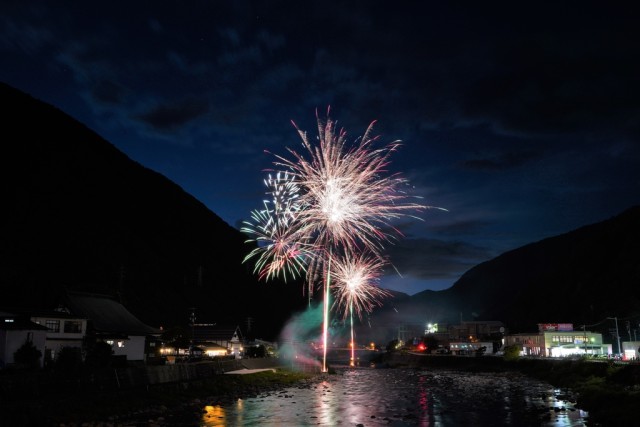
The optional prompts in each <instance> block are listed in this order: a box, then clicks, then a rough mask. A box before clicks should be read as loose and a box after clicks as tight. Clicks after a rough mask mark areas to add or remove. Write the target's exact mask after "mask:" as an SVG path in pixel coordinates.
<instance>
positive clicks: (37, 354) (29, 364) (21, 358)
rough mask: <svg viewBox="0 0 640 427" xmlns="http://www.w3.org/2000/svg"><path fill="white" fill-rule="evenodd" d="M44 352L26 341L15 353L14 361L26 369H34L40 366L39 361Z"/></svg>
mask: <svg viewBox="0 0 640 427" xmlns="http://www.w3.org/2000/svg"><path fill="white" fill-rule="evenodd" d="M41 357H42V352H41V351H40V350H38V349H37V348H36V346H35V345H33V342H31V341H29V340H26V341H25V342H24V344H22V346H21V347H20V348H19V349H17V350H16V351H15V353H13V360H14V361H15V362H16V363H17V364H18V365H22V366H24V367H25V368H29V369H34V368H38V367H39V366H40V363H39V360H40V358H41Z"/></svg>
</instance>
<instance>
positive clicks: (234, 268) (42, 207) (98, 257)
mask: <svg viewBox="0 0 640 427" xmlns="http://www.w3.org/2000/svg"><path fill="white" fill-rule="evenodd" d="M0 94H1V99H2V101H1V102H2V104H3V105H2V107H3V111H4V112H5V113H4V120H3V122H4V123H5V129H4V132H5V135H6V136H7V138H6V139H5V143H4V144H3V153H2V156H0V159H1V160H0V181H1V182H2V193H1V194H0V197H1V198H2V205H3V206H4V207H3V211H4V212H3V218H4V220H3V221H2V222H1V223H0V230H1V236H2V237H1V238H0V239H1V240H0V286H1V287H2V294H3V295H2V299H1V302H0V305H2V306H4V307H7V306H13V307H17V308H39V309H40V308H49V309H51V308H53V307H55V305H56V303H57V301H58V300H59V298H60V296H61V295H62V293H64V291H65V290H75V291H83V292H95V293H102V294H109V295H113V296H117V297H118V298H119V300H120V301H121V302H122V303H123V304H124V305H125V306H126V307H127V308H128V309H129V310H131V311H132V312H133V313H134V314H136V315H137V316H138V317H140V319H141V320H143V321H144V322H146V323H147V324H149V325H152V326H155V327H159V326H163V327H172V326H177V325H185V324H187V323H188V322H189V317H190V314H191V312H192V311H193V310H195V314H196V321H197V322H211V323H215V322H224V323H229V322H233V323H237V324H239V325H241V326H242V327H243V330H244V331H247V329H249V333H251V334H252V335H254V334H255V335H257V336H259V337H262V338H264V339H267V338H273V337H274V336H275V334H277V332H278V331H279V329H280V328H281V326H282V324H283V322H285V321H286V320H287V319H286V318H287V316H288V313H289V312H291V311H292V310H295V309H297V308H300V307H302V306H303V305H304V303H305V300H304V298H303V296H302V292H301V288H302V285H300V286H297V285H295V284H291V283H288V284H284V283H282V282H278V281H273V282H269V283H262V282H260V283H259V282H258V281H257V279H256V277H255V276H254V275H253V274H252V272H251V266H249V265H246V264H243V263H242V260H243V258H244V256H245V255H246V253H248V251H249V250H250V249H251V248H250V247H248V245H247V244H246V243H245V240H246V238H245V236H243V235H242V234H241V233H240V232H239V231H238V230H236V229H234V228H232V227H231V226H229V225H228V224H227V223H225V222H224V221H223V220H222V219H221V218H220V217H218V216H217V215H216V214H215V213H213V212H211V211H210V210H209V209H208V208H206V206H204V205H203V204H202V203H201V202H199V201H198V200H196V199H195V198H194V197H192V196H191V195H189V194H187V193H186V192H185V191H183V190H182V188H180V187H179V186H178V185H176V184H175V183H173V182H171V181H170V180H168V179H167V178H166V177H164V176H162V175H161V174H159V173H156V172H154V171H152V170H150V169H147V168H145V167H144V166H142V165H140V164H139V163H137V162H135V161H133V160H131V159H130V158H129V157H127V156H126V155H125V154H124V153H122V152H121V151H119V150H118V149H116V148H115V147H114V146H113V145H112V144H111V143H109V142H107V141H106V140H104V139H103V138H101V137H100V136H99V135H97V134H96V133H95V132H93V131H92V130H90V129H89V128H87V127H86V126H84V125H83V124H81V123H79V122H78V121H76V120H75V119H73V118H71V117H70V116H68V115H67V114H65V113H64V112H62V111H60V110H59V109H57V108H55V107H53V106H51V105H48V104H46V103H43V102H41V101H39V100H37V99H34V98H33V97H31V96H30V95H28V94H25V93H23V92H21V91H18V90H16V89H14V88H11V87H10V86H8V85H5V84H1V85H0ZM280 306H282V307H286V309H285V310H279V309H277V308H278V307H280Z"/></svg>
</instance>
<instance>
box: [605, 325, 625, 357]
mask: <svg viewBox="0 0 640 427" xmlns="http://www.w3.org/2000/svg"><path fill="white" fill-rule="evenodd" d="M607 319H612V320H615V321H616V338H617V339H618V354H619V355H620V356H622V347H621V346H620V332H619V331H618V318H617V317H607Z"/></svg>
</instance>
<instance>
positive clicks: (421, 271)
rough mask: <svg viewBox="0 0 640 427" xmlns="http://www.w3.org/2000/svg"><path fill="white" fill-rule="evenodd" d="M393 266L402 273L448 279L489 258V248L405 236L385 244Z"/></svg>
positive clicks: (465, 243) (404, 274) (422, 277)
mask: <svg viewBox="0 0 640 427" xmlns="http://www.w3.org/2000/svg"><path fill="white" fill-rule="evenodd" d="M387 254H388V256H389V260H390V262H391V263H392V264H393V267H394V268H395V269H396V270H397V271H398V272H399V273H400V275H402V276H411V277H412V278H416V279H423V280H430V279H451V278H456V277H459V276H460V275H461V274H462V273H464V272H465V271H466V270H468V269H469V268H471V267H473V266H474V265H476V264H478V263H480V262H483V261H486V260H488V259H490V258H491V257H492V256H494V254H493V253H492V251H491V250H490V249H489V248H484V247H480V246H476V245H473V244H470V243H467V242H462V241H444V240H436V239H427V238H420V239H405V240H402V241H400V242H398V243H396V244H394V245H390V246H389V247H387Z"/></svg>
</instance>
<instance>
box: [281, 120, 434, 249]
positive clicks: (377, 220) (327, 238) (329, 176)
mask: <svg viewBox="0 0 640 427" xmlns="http://www.w3.org/2000/svg"><path fill="white" fill-rule="evenodd" d="M316 117H317V120H318V145H317V146H314V145H313V144H312V143H311V142H310V140H309V138H308V136H307V134H306V133H305V132H303V131H301V130H300V129H299V128H298V127H297V125H296V124H295V123H293V125H294V126H295V128H296V130H297V131H298V133H299V135H300V137H301V139H302V145H303V147H304V148H305V150H306V153H305V154H306V156H305V155H302V154H299V153H298V152H296V151H295V150H292V149H288V151H289V153H290V154H291V155H292V157H293V159H291V160H289V159H285V158H284V157H281V156H276V157H277V159H278V161H276V162H275V164H276V165H279V166H281V167H284V168H286V169H288V170H289V171H290V172H291V174H292V175H293V176H294V177H295V181H296V182H297V184H298V185H299V186H300V189H301V194H300V199H299V202H300V206H301V207H302V209H301V210H300V215H299V218H298V220H299V221H300V222H301V223H303V224H304V227H303V228H302V229H301V230H300V231H301V232H303V233H305V234H307V235H311V236H314V237H313V238H312V239H313V240H314V241H315V244H316V245H318V246H320V247H322V248H327V247H329V246H333V247H340V246H342V247H349V248H367V249H368V250H371V251H372V252H374V253H380V251H381V249H382V245H383V243H384V242H385V241H389V240H390V239H391V238H392V237H393V235H392V234H390V233H388V232H387V230H394V231H397V230H396V229H395V228H394V227H393V226H392V225H391V221H392V220H393V219H396V218H399V217H401V216H404V215H408V214H410V212H416V211H420V210H422V209H424V208H425V206H423V205H420V204H417V203H411V202H408V201H407V199H408V197H407V195H406V193H404V192H403V191H401V187H402V186H404V184H406V182H407V181H406V180H405V179H403V178H401V177H400V176H399V175H398V174H392V175H390V176H383V175H384V174H385V173H386V172H387V170H386V169H387V166H388V164H389V157H390V155H391V153H392V152H394V151H395V150H396V149H397V148H398V146H399V145H400V143H399V142H398V141H396V142H393V143H390V144H388V145H386V146H385V147H383V148H379V149H373V148H372V145H373V143H374V142H375V141H376V140H377V139H378V138H379V137H377V136H376V137H373V136H371V133H372V130H373V125H374V124H375V122H372V123H371V124H370V125H369V127H368V128H367V130H366V132H365V134H364V135H363V136H362V137H361V138H359V139H358V140H357V141H356V143H355V145H354V146H353V147H347V145H346V132H345V131H344V130H342V129H341V130H339V131H338V130H336V123H335V122H334V121H333V120H331V119H327V120H326V121H324V122H323V121H322V120H321V119H320V118H319V117H318V116H317V114H316ZM398 234H400V233H399V232H398Z"/></svg>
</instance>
